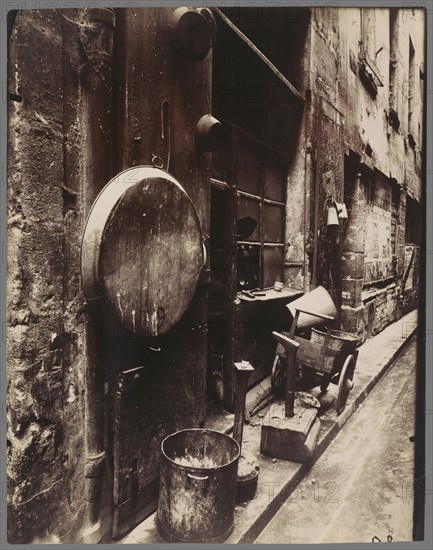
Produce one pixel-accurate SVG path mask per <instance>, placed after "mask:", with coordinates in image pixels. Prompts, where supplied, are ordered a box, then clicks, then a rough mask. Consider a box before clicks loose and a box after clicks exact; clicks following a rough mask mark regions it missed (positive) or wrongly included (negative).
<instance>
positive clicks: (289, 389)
mask: <svg viewBox="0 0 433 550" xmlns="http://www.w3.org/2000/svg"><path fill="white" fill-rule="evenodd" d="M272 336H273V337H274V338H275V340H277V342H279V343H280V344H282V346H283V347H284V349H285V350H286V355H287V366H286V392H285V393H286V395H285V414H286V416H288V417H293V416H295V383H296V354H297V352H298V348H299V344H298V342H296V341H295V340H292V339H291V338H289V337H288V336H284V334H281V333H280V332H275V331H274V332H273V333H272Z"/></svg>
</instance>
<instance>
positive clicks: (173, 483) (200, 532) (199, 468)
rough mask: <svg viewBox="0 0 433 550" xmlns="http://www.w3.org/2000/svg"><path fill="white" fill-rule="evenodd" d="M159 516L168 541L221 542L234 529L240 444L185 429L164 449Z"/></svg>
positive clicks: (212, 433)
mask: <svg viewBox="0 0 433 550" xmlns="http://www.w3.org/2000/svg"><path fill="white" fill-rule="evenodd" d="M161 450H162V457H161V475H160V489H159V500H158V512H157V525H158V530H159V532H160V534H161V535H162V536H163V537H164V538H165V539H166V540H167V541H169V542H200V543H213V542H214V543H217V542H223V541H224V540H226V539H227V537H228V536H229V535H230V533H231V532H232V530H233V521H234V507H235V495H236V480H237V469H238V461H239V455H240V448H239V444H238V443H237V442H236V441H235V440H234V439H233V438H231V437H230V436H228V435H226V434H223V433H220V432H216V431H213V430H206V429H190V430H181V431H178V432H176V433H174V434H172V435H169V436H168V437H166V438H165V439H164V441H163V442H162V444H161Z"/></svg>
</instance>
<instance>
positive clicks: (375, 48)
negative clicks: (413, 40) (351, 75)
mask: <svg viewBox="0 0 433 550" xmlns="http://www.w3.org/2000/svg"><path fill="white" fill-rule="evenodd" d="M377 38H380V37H377V36H376V10H375V9H374V8H361V40H360V44H359V56H358V59H359V77H360V79H361V81H362V83H363V84H364V86H365V87H366V88H367V90H368V91H369V92H370V94H371V95H372V96H373V97H376V95H377V92H378V90H377V89H378V87H382V86H383V82H382V77H381V76H380V71H379V69H378V67H377V62H378V59H379V58H378V56H379V54H380V53H381V52H383V46H381V45H380V46H379V45H378V43H379V42H378V40H377Z"/></svg>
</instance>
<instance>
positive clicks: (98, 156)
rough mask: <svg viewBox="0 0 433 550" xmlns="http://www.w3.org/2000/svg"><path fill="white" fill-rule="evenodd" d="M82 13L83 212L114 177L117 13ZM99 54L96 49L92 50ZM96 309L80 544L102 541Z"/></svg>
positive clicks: (90, 329) (89, 338)
mask: <svg viewBox="0 0 433 550" xmlns="http://www.w3.org/2000/svg"><path fill="white" fill-rule="evenodd" d="M83 17H85V19H86V24H87V25H88V26H89V28H91V29H92V31H93V32H92V33H88V35H86V36H87V39H86V42H84V41H83V38H82V37H81V36H80V41H81V42H82V47H83V49H84V50H85V53H86V56H87V57H89V56H91V59H90V60H89V59H87V62H86V63H85V64H84V66H83V65H82V66H81V68H80V71H79V79H80V82H79V86H80V89H82V90H86V93H84V94H81V96H80V102H81V103H80V106H79V111H78V116H79V117H80V125H81V127H82V129H83V131H84V132H85V134H86V137H87V148H86V150H85V152H84V154H83V156H84V158H83V159H82V166H81V170H82V176H83V181H82V187H83V189H82V191H83V197H84V204H83V210H84V212H85V213H87V212H88V211H89V210H90V208H91V206H92V204H93V201H94V200H95V198H96V196H97V195H98V193H99V192H100V190H101V189H102V188H103V187H104V186H105V184H106V183H107V182H108V181H109V180H110V179H111V177H112V176H113V173H112V172H113V166H112V165H111V164H110V162H107V159H110V158H112V157H113V155H112V140H111V139H110V137H109V136H110V134H111V133H112V128H113V121H112V117H113V86H112V72H113V68H112V53H113V39H114V26H115V14H114V10H113V9H106V8H94V9H87V10H84V13H83ZM95 52H97V53H95ZM98 317H99V315H98V312H97V311H92V312H90V314H89V316H88V319H87V323H86V327H85V334H86V340H85V346H86V361H85V368H86V371H85V384H86V390H85V406H84V407H85V447H86V456H85V465H84V485H85V488H84V498H85V502H86V524H85V525H86V526H85V529H84V532H83V542H84V543H87V544H88V543H98V542H100V540H101V537H102V534H103V533H102V532H101V520H100V505H101V497H102V491H103V476H104V471H105V448H104V440H105V433H104V427H105V423H104V409H105V407H104V402H105V396H104V381H105V373H104V368H103V367H104V365H103V363H102V360H101V358H102V349H103V345H104V343H103V341H102V339H101V319H99V318H98Z"/></svg>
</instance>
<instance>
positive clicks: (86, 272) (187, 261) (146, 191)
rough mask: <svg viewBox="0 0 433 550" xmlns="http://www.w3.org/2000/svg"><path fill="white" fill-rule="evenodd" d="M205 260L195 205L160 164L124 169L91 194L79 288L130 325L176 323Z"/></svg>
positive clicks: (164, 327) (149, 327) (159, 327)
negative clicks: (99, 190)
mask: <svg viewBox="0 0 433 550" xmlns="http://www.w3.org/2000/svg"><path fill="white" fill-rule="evenodd" d="M204 261H205V260H204V249H203V244H202V235H201V229H200V223H199V219H198V216H197V212H196V210H195V208H194V205H193V204H192V202H191V199H190V198H189V196H188V195H187V193H186V192H185V190H184V189H183V187H182V186H181V185H180V184H179V182H178V181H177V180H176V179H175V178H174V177H173V176H171V175H170V174H169V173H167V172H165V171H164V170H161V169H159V168H154V167H152V166H139V167H134V168H129V169H127V170H125V171H124V172H121V173H120V174H119V175H117V176H116V177H115V178H113V179H112V180H111V181H110V182H109V183H108V184H107V185H106V186H105V187H104V189H103V190H102V191H101V193H100V194H99V195H98V197H97V198H96V200H95V202H94V204H93V206H92V209H91V211H90V214H89V217H88V219H87V222H86V226H85V229H84V235H83V242H82V250H81V274H82V284H83V291H84V295H85V297H86V299H87V301H88V302H93V301H99V302H100V301H101V300H102V302H103V303H104V305H105V306H106V311H107V312H108V314H112V315H113V316H114V317H115V318H116V319H117V321H118V322H119V323H120V324H121V325H122V326H123V327H124V328H126V329H127V330H129V331H130V332H132V333H135V334H137V335H141V336H144V337H153V336H157V335H160V334H163V333H165V332H167V331H168V330H169V329H170V328H171V327H172V326H173V325H174V324H175V323H177V321H179V319H180V318H181V317H182V315H183V313H184V312H185V310H186V309H187V307H188V306H189V304H190V302H191V300H192V297H193V295H194V292H195V289H196V286H197V282H198V278H199V275H200V271H201V269H202V267H203V264H204Z"/></svg>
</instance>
